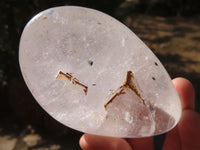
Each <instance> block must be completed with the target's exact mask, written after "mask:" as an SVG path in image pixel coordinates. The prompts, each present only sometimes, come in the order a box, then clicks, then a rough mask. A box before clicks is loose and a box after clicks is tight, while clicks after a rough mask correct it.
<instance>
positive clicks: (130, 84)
mask: <svg viewBox="0 0 200 150" xmlns="http://www.w3.org/2000/svg"><path fill="white" fill-rule="evenodd" d="M125 88H129V89H131V90H132V91H133V92H134V93H135V94H136V95H137V96H138V97H139V98H140V100H141V101H142V103H143V104H144V105H146V104H145V100H144V99H143V98H142V96H141V94H140V92H139V90H138V87H137V85H136V83H135V80H134V75H133V73H132V71H128V72H127V75H126V80H125V82H124V84H123V85H122V86H120V87H119V88H118V89H117V91H118V90H119V92H117V93H116V94H115V95H114V96H113V97H112V98H111V99H110V100H109V101H108V102H107V103H106V104H105V105H104V107H105V109H107V106H108V105H109V104H110V103H112V101H113V100H114V99H115V98H116V97H117V96H119V95H121V94H125V91H124V89H125Z"/></svg>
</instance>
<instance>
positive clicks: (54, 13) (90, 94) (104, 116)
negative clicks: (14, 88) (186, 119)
mask: <svg viewBox="0 0 200 150" xmlns="http://www.w3.org/2000/svg"><path fill="white" fill-rule="evenodd" d="M19 49H20V50H19V61H20V67H21V71H22V74H23V77H24V80H25V82H26V84H27V86H28V88H29V89H30V91H31V93H32V94H33V96H34V97H35V99H36V100H37V101H38V103H39V104H40V105H41V106H42V107H43V108H44V109H45V110H46V111H47V112H48V113H49V114H50V115H51V116H52V117H54V118H55V119H56V120H58V121H60V122H61V123H63V124H64V125H66V126H69V127H71V128H73V129H76V130H79V131H82V132H87V133H91V134H96V135H104V136H114V137H146V136H153V135H157V134H161V133H164V132H167V131H169V130H170V129H172V128H173V127H174V126H175V125H176V124H177V123H178V121H179V119H180V115H181V104H180V100H179V97H178V95H177V93H176V90H175V88H174V86H173V84H172V82H171V79H170V77H169V75H168V73H167V72H166V70H165V69H164V67H163V66H162V64H161V63H160V61H159V60H158V59H157V58H156V56H155V55H154V54H153V53H152V52H151V50H150V49H149V48H148V47H147V46H146V45H145V44H144V43H143V42H142V41H141V40H140V39H139V38H138V37H137V36H136V35H135V34H134V33H133V32H132V31H131V30H129V29H128V28H127V27H126V26H125V25H123V24H121V23H120V22H118V21H117V20H116V19H114V18H112V17H110V16H108V15H106V14H104V13H102V12H99V11H96V10H93V9H88V8H83V7H75V6H64V7H55V8H51V9H47V10H45V11H43V12H41V13H39V14H38V15H36V16H35V17H33V18H32V19H31V20H30V21H29V23H28V24H27V25H26V27H25V29H24V31H23V33H22V36H21V40H20V47H19Z"/></svg>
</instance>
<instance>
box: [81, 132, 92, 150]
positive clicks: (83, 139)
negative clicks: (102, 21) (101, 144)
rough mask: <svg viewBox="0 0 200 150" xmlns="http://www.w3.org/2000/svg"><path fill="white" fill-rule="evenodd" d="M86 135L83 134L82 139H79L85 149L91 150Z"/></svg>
mask: <svg viewBox="0 0 200 150" xmlns="http://www.w3.org/2000/svg"><path fill="white" fill-rule="evenodd" d="M86 136H87V135H86V134H84V135H82V136H81V138H80V140H79V145H80V147H81V148H82V149H83V150H89V149H90V147H89V144H88V142H87V141H86V139H85V138H86Z"/></svg>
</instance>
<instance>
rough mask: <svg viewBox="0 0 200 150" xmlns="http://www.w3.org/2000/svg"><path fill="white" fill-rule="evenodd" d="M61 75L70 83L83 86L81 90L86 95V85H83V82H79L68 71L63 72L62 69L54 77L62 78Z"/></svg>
mask: <svg viewBox="0 0 200 150" xmlns="http://www.w3.org/2000/svg"><path fill="white" fill-rule="evenodd" d="M63 77H64V78H67V79H68V80H69V81H70V82H71V83H72V84H74V85H79V86H81V87H82V88H83V91H84V92H85V95H87V91H88V87H87V86H85V85H84V84H82V83H81V82H79V80H78V79H76V78H75V77H73V76H72V75H70V74H69V73H63V72H62V71H60V72H59V73H58V75H57V77H56V79H60V78H63Z"/></svg>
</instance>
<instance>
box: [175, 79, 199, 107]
mask: <svg viewBox="0 0 200 150" xmlns="http://www.w3.org/2000/svg"><path fill="white" fill-rule="evenodd" d="M173 84H174V86H175V88H176V90H177V92H178V95H179V97H180V99H181V104H182V109H183V110H184V109H194V105H195V90H194V87H193V85H192V83H191V82H190V81H189V80H187V79H185V78H180V77H179V78H175V79H173Z"/></svg>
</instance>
